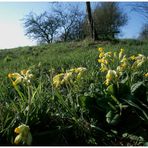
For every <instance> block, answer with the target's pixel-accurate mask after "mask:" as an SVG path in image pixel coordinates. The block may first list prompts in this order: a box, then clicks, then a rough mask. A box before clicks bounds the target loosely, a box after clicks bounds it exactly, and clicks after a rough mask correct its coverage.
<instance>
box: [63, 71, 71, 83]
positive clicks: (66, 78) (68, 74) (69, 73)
mask: <svg viewBox="0 0 148 148" xmlns="http://www.w3.org/2000/svg"><path fill="white" fill-rule="evenodd" d="M72 75H73V73H72V72H66V73H65V74H64V78H63V80H62V81H63V82H67V81H69V80H70V78H71V77H72Z"/></svg>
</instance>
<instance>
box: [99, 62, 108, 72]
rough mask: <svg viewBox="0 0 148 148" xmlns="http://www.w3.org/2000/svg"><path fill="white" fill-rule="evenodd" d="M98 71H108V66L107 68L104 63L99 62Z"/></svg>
mask: <svg viewBox="0 0 148 148" xmlns="http://www.w3.org/2000/svg"><path fill="white" fill-rule="evenodd" d="M100 71H101V72H105V71H108V68H107V66H106V65H105V64H104V63H101V68H100Z"/></svg>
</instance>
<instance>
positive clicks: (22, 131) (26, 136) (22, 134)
mask: <svg viewBox="0 0 148 148" xmlns="http://www.w3.org/2000/svg"><path fill="white" fill-rule="evenodd" d="M14 132H15V133H16V134H18V135H17V136H16V137H15V139H14V143H15V144H19V143H20V142H23V143H25V144H27V145H31V143H32V135H31V133H30V129H29V126H27V125H25V124H22V125H20V126H18V127H17V128H15V129H14Z"/></svg>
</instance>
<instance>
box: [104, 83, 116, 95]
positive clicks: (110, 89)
mask: <svg viewBox="0 0 148 148" xmlns="http://www.w3.org/2000/svg"><path fill="white" fill-rule="evenodd" d="M106 91H107V92H108V93H109V94H112V95H114V94H115V88H114V85H113V84H111V85H109V86H108V87H107V89H106Z"/></svg>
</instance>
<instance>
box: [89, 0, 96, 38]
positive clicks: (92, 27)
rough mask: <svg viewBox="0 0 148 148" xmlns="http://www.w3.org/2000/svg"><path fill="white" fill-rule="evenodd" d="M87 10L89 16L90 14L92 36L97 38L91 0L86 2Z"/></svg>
mask: <svg viewBox="0 0 148 148" xmlns="http://www.w3.org/2000/svg"><path fill="white" fill-rule="evenodd" d="M86 12H87V16H88V23H89V26H90V33H91V37H92V39H93V40H97V34H96V30H95V26H94V22H93V17H92V12H91V5H90V2H86Z"/></svg>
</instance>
